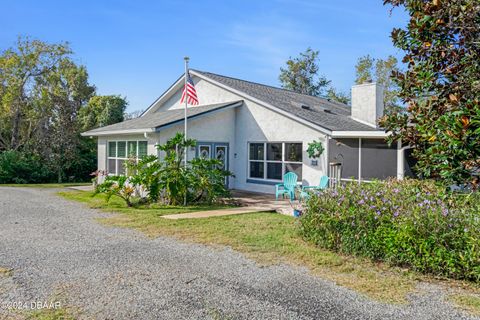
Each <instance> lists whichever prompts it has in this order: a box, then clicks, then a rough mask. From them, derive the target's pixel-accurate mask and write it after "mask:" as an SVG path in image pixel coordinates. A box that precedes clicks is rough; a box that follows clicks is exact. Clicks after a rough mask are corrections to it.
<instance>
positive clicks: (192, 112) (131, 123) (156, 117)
mask: <svg viewBox="0 0 480 320" xmlns="http://www.w3.org/2000/svg"><path fill="white" fill-rule="evenodd" d="M242 103H243V101H242V100H239V101H232V102H226V103H217V104H211V105H207V106H199V107H194V108H188V109H187V117H188V119H191V118H195V117H198V116H201V115H204V114H207V113H210V112H213V111H216V110H220V109H223V108H227V107H236V106H240V105H241V104H242ZM183 119H184V109H175V110H167V111H160V112H154V113H151V114H147V115H145V116H143V117H139V118H135V119H131V120H127V121H123V122H119V123H115V124H112V125H109V126H105V127H101V128H97V129H93V130H90V131H87V132H84V133H82V135H84V136H89V135H92V136H94V135H96V134H98V133H106V132H112V133H115V132H121V131H126V130H138V131H139V132H140V131H141V130H145V131H154V130H156V129H159V128H161V127H165V126H168V125H171V124H175V123H176V122H181V121H183Z"/></svg>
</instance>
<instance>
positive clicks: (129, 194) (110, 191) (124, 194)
mask: <svg viewBox="0 0 480 320" xmlns="http://www.w3.org/2000/svg"><path fill="white" fill-rule="evenodd" d="M135 190H136V186H135V185H133V184H131V183H129V181H128V178H127V177H126V176H107V177H106V178H105V181H104V182H103V183H101V184H99V185H97V187H96V188H95V192H94V193H93V196H95V195H97V194H99V193H104V194H105V195H106V196H107V197H106V200H107V202H108V201H110V198H111V197H113V196H116V197H119V198H121V199H123V201H125V204H126V205H127V207H133V202H132V198H133V196H134V194H135Z"/></svg>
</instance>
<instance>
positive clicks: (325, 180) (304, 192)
mask: <svg viewBox="0 0 480 320" xmlns="http://www.w3.org/2000/svg"><path fill="white" fill-rule="evenodd" d="M327 186H328V177H327V176H322V177H320V183H319V184H318V186H304V187H302V192H301V193H300V198H302V199H308V197H309V196H310V195H309V194H308V191H309V190H322V189H325V188H326V187H327Z"/></svg>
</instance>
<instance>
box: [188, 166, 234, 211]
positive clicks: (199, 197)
mask: <svg viewBox="0 0 480 320" xmlns="http://www.w3.org/2000/svg"><path fill="white" fill-rule="evenodd" d="M189 164H190V170H189V172H188V175H189V177H188V179H187V180H188V181H189V191H190V194H191V197H192V201H193V202H207V203H212V202H214V201H216V200H218V199H219V198H224V197H228V196H229V195H230V193H229V191H228V189H227V187H226V186H225V184H226V179H227V178H228V177H229V176H232V175H233V174H232V173H231V172H230V171H227V170H225V169H224V168H223V167H222V163H221V162H220V161H219V160H217V159H204V158H201V157H200V158H195V159H193V160H191V161H190V163H189Z"/></svg>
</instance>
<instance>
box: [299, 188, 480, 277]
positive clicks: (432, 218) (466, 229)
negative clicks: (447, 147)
mask: <svg viewBox="0 0 480 320" xmlns="http://www.w3.org/2000/svg"><path fill="white" fill-rule="evenodd" d="M445 190H446V189H445V188H442V187H440V186H437V185H435V184H434V183H433V182H429V181H419V180H404V181H397V180H389V181H386V182H374V183H371V184H366V183H364V184H361V185H358V184H356V183H352V184H348V185H343V186H339V188H338V189H336V190H324V191H321V192H319V193H318V196H312V197H310V199H309V200H308V203H307V209H306V211H305V214H304V215H303V216H302V218H301V233H302V235H303V236H304V238H305V239H307V240H309V241H312V242H314V243H315V244H317V245H319V246H321V247H323V248H327V249H331V250H334V251H338V252H342V253H347V254H355V255H360V256H364V257H368V258H371V259H373V260H377V261H385V262H387V263H390V264H392V265H398V266H406V267H411V268H413V269H414V270H417V271H419V272H423V273H430V274H434V275H440V276H447V277H451V278H456V279H466V280H472V281H476V282H480V201H479V200H480V195H479V194H478V193H476V194H475V193H472V194H468V195H466V194H453V193H449V192H446V191H445Z"/></svg>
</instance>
